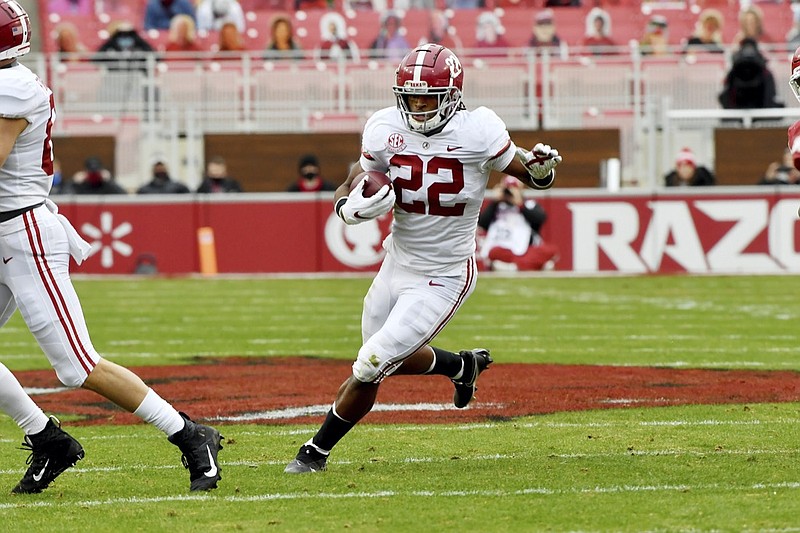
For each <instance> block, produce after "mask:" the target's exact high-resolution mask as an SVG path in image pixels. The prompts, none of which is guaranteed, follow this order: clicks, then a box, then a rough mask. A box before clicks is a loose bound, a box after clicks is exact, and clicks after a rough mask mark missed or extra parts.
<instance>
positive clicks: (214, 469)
mask: <svg viewBox="0 0 800 533" xmlns="http://www.w3.org/2000/svg"><path fill="white" fill-rule="evenodd" d="M206 451H207V452H208V461H209V462H210V463H211V468H209V469H208V472H203V475H204V476H206V477H214V476H216V475H217V463H215V462H214V456H213V455H211V448H209V447H208V444H206Z"/></svg>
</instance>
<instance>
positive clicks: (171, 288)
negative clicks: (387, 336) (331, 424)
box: [0, 276, 800, 533]
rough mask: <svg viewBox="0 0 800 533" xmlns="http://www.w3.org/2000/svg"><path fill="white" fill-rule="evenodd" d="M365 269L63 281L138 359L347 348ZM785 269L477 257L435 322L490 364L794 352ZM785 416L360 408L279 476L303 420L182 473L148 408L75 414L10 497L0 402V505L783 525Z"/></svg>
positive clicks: (361, 525)
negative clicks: (68, 449) (508, 272)
mask: <svg viewBox="0 0 800 533" xmlns="http://www.w3.org/2000/svg"><path fill="white" fill-rule="evenodd" d="M369 281H370V280H369V279H368V278H341V279H297V278H294V279H216V280H203V279H114V280H109V279H103V280H84V279H80V280H78V281H76V286H77V289H78V292H79V294H80V296H81V298H82V302H83V304H84V308H85V309H86V316H87V320H88V322H89V327H90V330H91V332H92V338H93V341H94V344H95V346H96V347H97V348H98V349H99V351H100V352H101V353H102V354H104V355H105V356H107V357H109V358H111V359H113V360H115V361H117V362H120V363H123V364H125V365H136V366H141V365H158V364H175V363H185V364H191V363H192V362H195V361H197V358H198V357H202V356H213V357H220V356H242V355H245V356H250V357H268V356H277V355H281V356H285V355H318V356H324V357H338V358H344V359H352V357H353V354H354V353H355V350H356V349H357V348H358V344H359V332H360V328H359V317H360V311H361V299H362V297H363V295H364V293H365V292H366V289H367V287H368V286H369ZM796 287H797V279H796V278H795V277H791V276H777V277H771V276H757V277H692V276H674V277H657V276H654V277H601V278H569V277H522V278H508V277H506V278H503V277H490V276H484V277H482V278H481V279H480V280H479V283H478V288H477V289H476V292H475V293H474V294H473V296H472V297H471V298H470V300H469V301H468V302H467V303H466V305H465V306H464V307H463V308H462V310H461V311H460V313H459V315H458V316H457V317H456V318H455V319H454V320H453V321H452V322H451V323H450V324H449V325H448V327H447V328H446V329H445V331H444V332H443V333H442V334H441V335H440V336H439V338H438V340H437V344H438V345H441V346H443V347H451V348H455V349H458V348H459V347H464V346H472V345H485V346H487V347H490V348H491V349H492V353H493V354H502V355H498V356H497V357H496V358H495V359H496V362H497V363H498V364H502V363H508V362H517V363H519V362H528V363H544V362H547V363H565V364H566V363H569V364H603V365H639V366H672V367H677V368H692V367H702V368H719V369H725V368H743V369H760V370H768V369H780V370H798V369H800V335H798V333H797V327H796V324H797V323H798V320H799V319H800V299H798V296H797V290H796ZM0 338H2V340H3V344H2V348H1V349H0V360H2V361H3V362H4V363H6V365H7V366H9V368H11V369H12V370H26V369H38V368H48V365H47V362H46V360H45V359H44V356H43V355H41V353H40V351H39V349H38V347H37V346H36V344H35V343H34V342H33V340H32V337H31V335H30V334H29V333H28V332H27V330H26V328H25V326H24V324H23V323H22V322H21V320H19V317H18V316H17V317H15V318H14V319H12V321H11V322H10V323H9V324H8V325H7V326H6V327H5V328H3V330H2V332H0ZM309 379H317V378H314V377H310V378H309ZM318 379H324V376H319V377H318ZM742 386H743V387H746V386H747V384H746V383H743V384H742ZM798 428H800V403H789V404H761V405H747V406H744V405H723V406H690V407H669V408H653V409H613V410H603V411H590V412H571V413H559V414H553V415H547V416H538V417H528V418H523V419H517V420H513V421H508V422H487V423H485V424H469V425H460V426H459V425H452V426H447V425H415V426H411V425H403V426H385V425H370V424H363V425H359V426H358V427H357V428H356V429H355V430H354V431H353V432H351V434H349V435H348V436H347V437H346V438H345V440H343V441H342V443H341V444H340V445H339V446H338V447H337V448H336V451H335V455H334V456H333V457H332V459H331V462H330V470H329V471H328V472H326V473H324V474H319V475H311V476H286V475H284V474H283V473H282V471H283V466H284V465H285V463H286V461H287V460H288V459H290V458H291V457H292V456H293V454H294V453H295V451H296V449H297V446H298V445H299V444H300V443H302V442H303V441H305V440H306V439H307V438H308V437H309V436H310V435H311V434H312V433H313V431H314V430H315V429H316V426H313V427H312V426H288V427H287V426H269V425H223V426H221V429H222V430H223V433H224V434H225V435H226V437H227V440H226V443H225V450H224V451H223V452H222V455H221V459H222V465H223V469H224V472H223V481H222V482H221V486H220V488H219V489H218V490H217V491H214V492H213V493H211V494H208V495H205V494H203V495H194V494H189V493H188V476H187V474H186V473H185V471H184V470H183V468H182V467H181V466H180V464H178V463H177V461H176V457H175V450H174V449H173V448H172V447H171V446H170V445H169V444H168V443H166V441H165V440H164V437H163V435H162V434H160V433H159V432H158V431H157V430H155V429H153V428H151V427H149V426H145V425H136V426H91V427H86V426H81V427H73V428H71V432H72V433H73V434H74V435H75V436H76V437H77V438H79V439H80V440H81V441H82V443H83V444H84V446H85V447H86V449H87V456H86V459H84V460H83V461H81V462H80V463H79V464H78V466H77V467H76V468H74V469H72V470H70V471H68V472H66V473H65V474H64V475H63V476H61V477H60V478H59V479H58V480H57V481H56V483H55V484H54V485H53V486H52V487H51V488H49V489H48V490H47V491H46V492H45V493H43V494H40V495H33V496H23V497H20V496H16V497H14V496H11V495H10V494H9V493H8V490H10V488H11V487H12V486H13V485H14V483H15V482H16V481H17V480H18V478H19V477H20V476H21V475H22V473H23V472H24V466H25V465H24V459H25V457H26V454H25V453H23V452H21V451H20V450H18V449H17V448H18V443H19V442H20V439H21V432H20V431H19V429H18V428H17V427H16V426H15V425H14V424H13V422H11V421H10V419H9V418H7V417H5V416H0V461H1V463H0V465H2V466H0V488H1V487H7V489H8V490H6V489H2V490H0V516H2V522H3V523H4V524H6V528H7V529H11V528H13V529H15V530H25V531H54V530H75V531H77V530H81V531H119V530H122V529H128V530H131V531H189V530H200V529H201V528H213V529H215V530H222V531H229V530H241V531H287V532H295V531H309V532H312V531H314V532H316V531H391V532H395V531H398V532H412V531H413V532H415V533H417V532H420V531H435V532H438V531H448V530H454V531H467V532H481V531H519V532H527V531H642V530H647V531H707V530H708V531H711V530H714V531H764V530H767V531H797V530H800V498H798V496H800V465H798V460H800V430H799V429H798Z"/></svg>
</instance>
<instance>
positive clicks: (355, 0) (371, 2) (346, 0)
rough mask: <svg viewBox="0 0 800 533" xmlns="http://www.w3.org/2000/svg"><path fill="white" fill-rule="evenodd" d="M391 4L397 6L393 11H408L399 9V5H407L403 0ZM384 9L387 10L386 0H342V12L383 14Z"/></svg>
mask: <svg viewBox="0 0 800 533" xmlns="http://www.w3.org/2000/svg"><path fill="white" fill-rule="evenodd" d="M393 3H394V5H395V6H397V7H396V8H395V9H408V7H405V8H403V7H400V4H404V3H408V2H406V1H405V0H400V1H399V2H393ZM386 9H388V5H387V3H386V0H342V10H343V11H348V10H353V11H377V12H379V13H383V12H384V11H386Z"/></svg>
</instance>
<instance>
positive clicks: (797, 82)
mask: <svg viewBox="0 0 800 533" xmlns="http://www.w3.org/2000/svg"><path fill="white" fill-rule="evenodd" d="M789 86H791V88H792V92H793V93H794V95H795V97H796V98H797V99H798V100H800V48H798V49H797V50H795V51H794V55H793V56H792V73H791V75H790V76H789Z"/></svg>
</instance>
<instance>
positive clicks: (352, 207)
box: [336, 180, 395, 225]
mask: <svg viewBox="0 0 800 533" xmlns="http://www.w3.org/2000/svg"><path fill="white" fill-rule="evenodd" d="M365 183H366V181H365V180H361V181H360V182H359V183H358V185H356V188H355V189H353V190H352V191H350V194H348V195H347V196H345V197H344V198H340V199H339V201H338V202H337V203H336V214H337V215H339V217H341V219H342V220H344V222H345V224H350V225H353V224H360V223H362V222H365V221H367V220H372V219H373V218H378V217H379V216H381V215H385V214H386V213H388V212H389V211H390V210H391V209H392V207H393V206H394V201H395V195H394V189H393V188H392V187H390V186H389V185H384V186H383V187H381V189H380V190H379V191H378V192H377V193H375V194H373V195H372V196H370V197H369V198H365V197H364V195H363V194H361V192H362V191H363V190H364V184H365ZM342 200H345V201H344V203H342Z"/></svg>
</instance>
